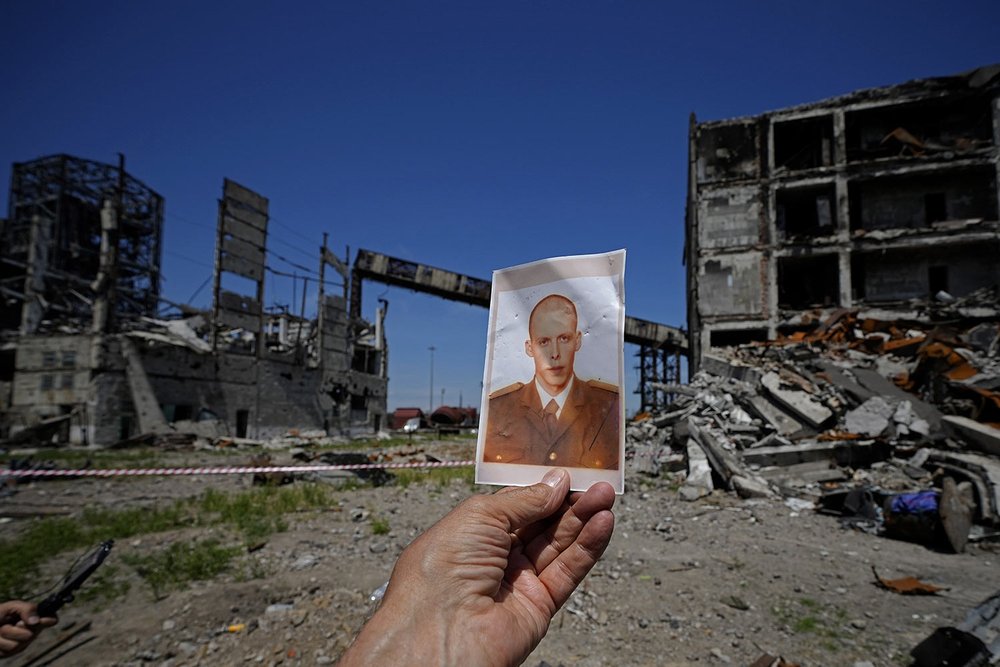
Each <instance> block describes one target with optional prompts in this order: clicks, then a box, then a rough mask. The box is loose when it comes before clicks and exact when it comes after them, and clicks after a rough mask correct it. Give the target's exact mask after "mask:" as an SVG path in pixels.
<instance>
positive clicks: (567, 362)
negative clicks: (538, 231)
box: [477, 250, 625, 493]
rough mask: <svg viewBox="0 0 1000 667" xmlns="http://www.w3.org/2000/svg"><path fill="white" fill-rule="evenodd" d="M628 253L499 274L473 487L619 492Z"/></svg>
mask: <svg viewBox="0 0 1000 667" xmlns="http://www.w3.org/2000/svg"><path fill="white" fill-rule="evenodd" d="M624 265H625V252H624V251H623V250H622V251H617V252H613V253H607V254H601V255H585V256H577V257H559V258H554V259H548V260H542V261H540V262H534V263H531V264H525V265H522V266H517V267H513V268H510V269H505V270H502V271H497V272H495V273H494V278H493V298H492V299H491V304H492V307H491V310H490V330H489V334H488V344H487V355H486V368H485V372H484V377H483V387H484V389H483V406H482V411H481V418H480V431H479V441H478V450H477V451H478V457H477V481H479V482H481V483H489V484H532V483H535V482H537V481H538V480H539V479H541V477H542V476H543V475H544V474H545V471H546V468H548V467H551V466H558V467H562V468H567V469H569V470H570V471H571V475H572V486H573V488H574V489H586V488H587V487H588V486H590V485H591V484H592V483H594V482H595V481H601V480H603V481H607V482H610V483H611V484H612V486H614V487H615V489H616V491H617V492H618V493H621V492H622V490H623V473H622V451H623V449H622V442H623V423H624V419H623V410H624V408H623V402H622V396H621V394H622V375H623V372H622V369H623V360H622V338H623V330H624V295H623V278H624Z"/></svg>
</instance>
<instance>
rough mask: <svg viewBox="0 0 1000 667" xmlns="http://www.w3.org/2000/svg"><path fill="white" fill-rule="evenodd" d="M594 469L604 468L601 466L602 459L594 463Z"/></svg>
mask: <svg viewBox="0 0 1000 667" xmlns="http://www.w3.org/2000/svg"><path fill="white" fill-rule="evenodd" d="M594 467H596V468H602V467H603V465H602V464H601V461H600V459H598V460H597V461H594Z"/></svg>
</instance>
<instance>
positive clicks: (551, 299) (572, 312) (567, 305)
mask: <svg viewBox="0 0 1000 667" xmlns="http://www.w3.org/2000/svg"><path fill="white" fill-rule="evenodd" d="M541 313H563V314H566V315H569V316H570V317H572V318H573V329H576V322H577V317H576V304H575V303H573V302H572V301H570V300H569V299H568V298H566V297H564V296H563V295H562V294H550V295H548V296H547V297H545V298H544V299H542V300H541V301H539V302H538V303H536V304H535V307H534V308H532V309H531V316H530V317H528V336H529V337H533V334H532V331H534V328H535V321H536V319H537V318H536V316H538V315H540V314H541Z"/></svg>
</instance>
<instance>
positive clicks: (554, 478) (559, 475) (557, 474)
mask: <svg viewBox="0 0 1000 667" xmlns="http://www.w3.org/2000/svg"><path fill="white" fill-rule="evenodd" d="M565 476H566V471H565V470H563V469H562V468H553V469H552V470H550V471H548V472H547V473H545V477H542V483H543V484H548V485H549V486H551V487H552V488H553V489H554V488H556V487H557V486H559V482H561V481H562V480H563V478H564V477H565Z"/></svg>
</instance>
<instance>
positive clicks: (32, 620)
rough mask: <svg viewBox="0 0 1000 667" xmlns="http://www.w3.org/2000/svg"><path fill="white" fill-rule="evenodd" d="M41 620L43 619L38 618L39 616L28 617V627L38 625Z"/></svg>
mask: <svg viewBox="0 0 1000 667" xmlns="http://www.w3.org/2000/svg"><path fill="white" fill-rule="evenodd" d="M40 620H41V619H40V618H38V617H37V616H29V617H28V625H38V621H40Z"/></svg>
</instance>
